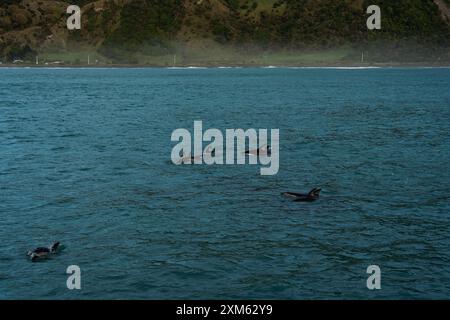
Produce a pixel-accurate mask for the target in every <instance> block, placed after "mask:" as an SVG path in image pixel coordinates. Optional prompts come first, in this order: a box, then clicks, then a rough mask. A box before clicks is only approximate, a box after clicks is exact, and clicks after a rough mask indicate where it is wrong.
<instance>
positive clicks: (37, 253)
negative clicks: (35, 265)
mask: <svg viewBox="0 0 450 320" xmlns="http://www.w3.org/2000/svg"><path fill="white" fill-rule="evenodd" d="M59 245H60V243H59V242H55V243H54V244H52V245H51V246H50V247H47V248H44V247H39V248H36V249H34V250H33V251H28V253H27V255H28V256H29V257H30V259H31V261H36V260H38V259H45V258H48V257H49V256H50V255H51V254H55V253H56V252H57V251H58V248H59Z"/></svg>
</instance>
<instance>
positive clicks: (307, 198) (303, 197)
mask: <svg viewBox="0 0 450 320" xmlns="http://www.w3.org/2000/svg"><path fill="white" fill-rule="evenodd" d="M320 191H322V189H320V188H314V189H312V190H311V191H310V192H309V193H308V194H304V193H295V192H284V193H282V195H283V196H286V197H291V198H293V199H294V201H295V202H312V201H316V200H317V199H319V196H320Z"/></svg>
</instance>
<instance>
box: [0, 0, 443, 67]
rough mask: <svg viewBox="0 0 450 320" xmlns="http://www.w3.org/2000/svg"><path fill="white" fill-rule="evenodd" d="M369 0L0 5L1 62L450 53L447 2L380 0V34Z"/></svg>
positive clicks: (16, 1) (24, 1) (25, 0)
mask: <svg viewBox="0 0 450 320" xmlns="http://www.w3.org/2000/svg"><path fill="white" fill-rule="evenodd" d="M69 4H77V5H79V6H80V7H81V8H82V29H81V30H74V31H68V30H67V28H66V19H67V14H66V8H67V6H68V5H69ZM370 4H372V1H368V0H259V1H256V0H98V1H89V0H78V1H76V0H71V1H65V0H59V1H53V0H2V2H1V4H0V57H1V58H3V59H4V60H11V59H19V58H20V59H28V58H30V57H31V56H34V55H36V54H37V53H40V52H49V51H57V50H68V49H70V50H82V49H83V50H84V49H86V50H87V49H88V50H91V51H95V52H97V53H98V54H99V55H102V56H103V57H106V58H107V59H110V60H111V61H123V60H126V59H127V58H128V57H129V56H130V55H136V54H137V53H139V54H140V55H144V56H164V55H169V54H174V53H176V52H179V51H180V50H185V48H198V49H199V50H203V49H205V50H207V49H208V48H209V49H211V48H214V47H220V48H223V47H226V48H240V49H242V48H245V49H246V50H310V49H324V48H333V47H340V46H348V45H350V46H358V47H361V46H362V47H367V46H369V47H370V46H372V45H374V44H379V43H382V44H383V45H384V46H386V47H387V48H390V49H393V48H394V49H395V48H399V47H404V46H406V44H414V46H419V47H423V48H430V49H431V48H433V51H434V48H438V50H444V51H445V50H448V49H447V48H449V47H450V28H449V18H448V12H449V11H448V8H449V7H450V6H449V5H448V3H447V1H446V0H435V1H433V0H396V1H391V0H379V1H377V4H378V5H379V6H380V7H381V9H382V29H381V30H378V31H368V30H367V28H366V19H367V14H366V13H365V10H366V8H367V7H368V6H369V5H370Z"/></svg>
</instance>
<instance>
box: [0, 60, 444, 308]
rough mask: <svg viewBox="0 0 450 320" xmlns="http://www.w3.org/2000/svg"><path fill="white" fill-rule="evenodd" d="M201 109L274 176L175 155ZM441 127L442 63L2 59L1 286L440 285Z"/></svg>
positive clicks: (424, 293) (38, 290)
mask: <svg viewBox="0 0 450 320" xmlns="http://www.w3.org/2000/svg"><path fill="white" fill-rule="evenodd" d="M195 120H202V121H203V126H204V129H207V128H218V129H220V130H225V129H227V128H243V129H248V128H256V129H258V128H267V129H280V148H281V149H280V171H279V173H278V175H275V176H261V175H260V173H259V169H260V167H259V166H235V165H231V166H229V165H223V166H206V165H204V166H181V167H180V166H175V165H173V164H171V162H170V154H171V150H172V147H173V146H174V145H175V143H172V142H171V141H170V137H171V133H172V131H173V130H175V129H177V128H187V129H189V130H191V131H193V123H194V121H195ZM449 123H450V69H425V68H424V69H287V68H284V69H283V68H280V69H4V68H3V69H0V298H2V299H13V298H18V299H104V298H112V299H134V298H137V299H200V298H202V299H208V298H214V299H231V298H236V299H241V298H242V299H246V298H250V299H252V298H254V299H317V298H319V299H342V298H343V299H350V298H356V299H371V298H388V299H391V298H403V299H406V298H427V299H428V298H430V299H435V298H447V299H448V298H450V250H449V248H450V236H449V235H450V211H449V210H450V205H449V197H450V171H449V164H450V161H449V159H450V144H449V141H450V130H449V129H450V128H449ZM316 186H317V187H321V188H322V189H323V192H322V196H321V198H320V199H319V200H318V201H317V202H314V203H296V202H291V201H290V200H289V199H285V198H283V197H281V196H280V193H281V192H284V191H294V192H295V191H297V192H304V191H308V190H309V189H312V188H313V187H316ZM55 240H59V241H61V243H62V244H63V245H64V246H65V249H64V250H63V251H62V252H61V253H60V254H59V255H57V256H54V257H53V258H52V259H50V260H47V261H44V262H39V263H32V262H30V261H29V260H27V257H26V255H25V253H26V252H27V250H29V249H31V248H34V247H36V246H42V245H48V244H50V243H51V242H53V241H55ZM69 265H78V266H80V268H81V273H82V280H81V282H82V290H80V291H76V290H75V291H71V290H68V289H67V288H66V280H67V277H68V275H67V274H66V268H67V267H68V266H69ZM369 265H378V266H379V267H380V268H381V272H382V279H381V281H382V289H381V290H378V291H370V290H368V289H367V287H366V280H367V277H368V276H369V275H368V274H367V273H366V269H367V267H368V266H369Z"/></svg>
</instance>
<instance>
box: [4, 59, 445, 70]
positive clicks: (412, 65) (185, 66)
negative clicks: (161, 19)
mask: <svg viewBox="0 0 450 320" xmlns="http://www.w3.org/2000/svg"><path fill="white" fill-rule="evenodd" d="M0 68H23V69H29V68H33V69H39V68H42V69H58V68H64V69H133V68H134V69H146V68H149V69H175V70H176V69H233V68H247V69H250V68H266V69H271V68H273V69H276V68H287V69H296V68H298V69H308V68H310V69H319V68H323V69H326V68H330V69H339V68H342V69H371V68H373V69H377V68H450V61H449V62H447V63H431V62H414V63H323V64H321V63H317V64H285V65H281V64H273V65H263V64H227V63H224V64H216V63H203V64H202V63H198V64H194V63H192V64H179V65H175V66H164V65H158V64H76V65H75V64H64V63H60V64H39V65H36V64H33V63H29V64H27V63H20V64H14V63H7V64H6V63H5V64H0Z"/></svg>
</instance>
